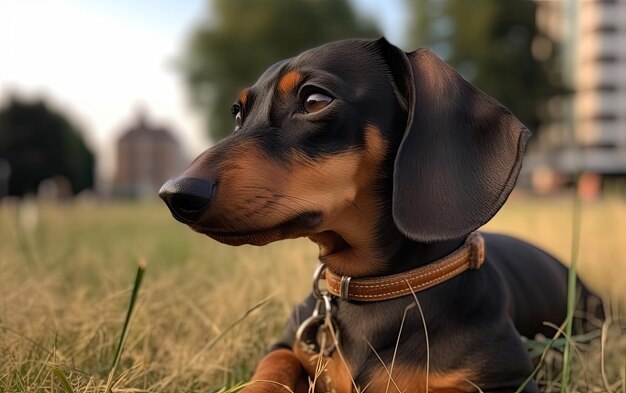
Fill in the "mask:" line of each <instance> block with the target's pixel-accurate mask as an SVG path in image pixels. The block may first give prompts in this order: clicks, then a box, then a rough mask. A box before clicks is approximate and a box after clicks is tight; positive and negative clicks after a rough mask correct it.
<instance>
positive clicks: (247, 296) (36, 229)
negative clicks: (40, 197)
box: [0, 198, 626, 393]
mask: <svg viewBox="0 0 626 393" xmlns="http://www.w3.org/2000/svg"><path fill="white" fill-rule="evenodd" d="M571 228H572V203H571V202H570V201H568V200H566V199H553V200H541V201H539V200H528V199H522V198H512V199H511V200H510V201H509V202H508V203H507V205H506V207H505V208H504V209H503V210H502V211H501V212H500V213H499V214H498V216H496V218H495V219H494V220H493V221H492V222H491V223H489V224H488V225H487V228H486V229H487V230H493V231H500V232H505V233H510V234H514V235H518V236H520V237H522V238H524V239H527V240H530V241H532V242H534V243H537V244H538V245H540V246H542V247H544V248H546V249H547V250H549V251H550V252H552V253H553V254H555V255H556V256H558V257H560V258H562V259H563V260H568V259H569V256H570V254H571V239H572V235H571V232H572V229H571ZM625 242H626V201H624V200H618V199H606V200H603V201H600V202H593V203H589V204H584V205H583V210H582V228H581V244H580V258H579V264H578V266H579V271H580V275H581V276H582V278H583V279H584V280H585V281H586V282H587V283H588V285H589V286H590V287H591V288H593V289H594V290H596V291H597V292H599V293H601V294H603V295H604V296H606V297H607V298H609V299H610V300H611V305H612V307H613V308H614V309H615V310H617V309H618V308H619V304H618V303H619V301H623V300H624V299H626V250H625V249H624V248H625V247H626V245H625ZM316 256H317V250H316V248H315V246H314V245H312V244H311V243H309V242H308V241H306V240H297V241H287V242H280V243H277V244H272V245H270V246H266V247H262V248H255V247H247V246H244V247H238V248H231V247H227V246H223V245H220V244H217V243H216V242H214V241H212V240H210V239H208V238H206V237H203V236H201V235H198V234H196V233H193V232H192V231H190V230H188V229H186V228H185V227H184V226H182V225H180V224H177V223H176V222H175V221H174V220H173V219H171V217H170V216H169V213H168V212H167V211H166V209H165V207H164V206H162V205H161V204H158V203H157V202H154V203H149V204H133V203H116V204H111V203H101V204H87V203H83V204H68V205H62V206H57V205H44V206H40V207H39V208H37V207H35V206H22V207H21V208H18V206H15V205H8V204H4V205H3V206H2V207H1V208H0V391H2V392H4V391H6V392H22V391H29V392H63V391H64V390H65V391H67V390H69V389H70V387H71V390H72V391H74V392H104V390H105V385H106V380H107V375H108V372H109V369H110V367H111V364H112V363H113V360H114V357H115V350H116V346H117V343H118V340H119V337H120V334H121V331H122V325H123V323H124V317H125V314H126V310H127V307H128V302H129V298H130V292H131V289H132V285H133V280H134V274H135V271H136V269H137V261H138V260H139V259H141V258H143V259H145V260H146V261H147V266H148V267H147V271H146V275H145V277H144V281H143V285H142V287H141V290H140V294H139V300H138V305H137V309H136V312H135V315H134V318H133V321H132V325H131V327H130V331H129V336H128V339H127V341H126V346H125V349H124V352H123V355H122V358H121V363H120V365H119V367H118V371H117V373H116V375H115V379H114V391H116V390H117V391H120V392H137V391H151V392H196V391H197V392H200V391H204V392H206V391H217V390H219V389H221V388H222V387H225V386H232V385H233V384H235V383H237V382H240V381H244V380H246V378H247V377H248V376H249V375H250V373H251V372H252V370H253V368H254V365H255V364H256V362H257V361H258V359H259V358H260V356H262V354H263V353H264V351H265V350H266V348H267V346H268V345H269V344H270V343H271V342H272V339H273V338H275V337H276V336H277V335H278V334H279V333H280V331H281V330H282V326H283V323H284V321H285V320H286V318H287V316H288V314H289V312H290V309H291V307H293V305H294V304H296V303H297V302H299V301H300V300H301V298H303V297H304V296H305V294H306V293H307V292H308V291H309V287H310V277H311V274H312V272H313V270H314V268H315V266H316ZM255 306H256V307H255ZM250 310H252V311H250ZM249 311H250V312H249ZM248 312H249V313H248ZM247 313H248V314H247ZM616 315H617V314H616ZM615 325H616V324H613V326H612V327H609V329H608V330H607V332H608V333H607V335H605V336H604V338H605V339H606V345H604V346H602V345H601V344H602V343H601V341H602V340H600V339H595V340H594V341H593V342H591V343H590V344H581V345H579V346H578V348H579V349H580V351H581V352H584V353H582V354H578V353H576V354H575V358H574V374H573V380H572V383H571V386H569V387H568V391H572V392H574V391H580V392H592V391H594V392H595V391H598V392H603V391H607V392H608V391H611V392H626V386H625V382H624V381H625V379H626V377H625V376H624V374H625V373H626V340H625V339H624V338H623V337H621V336H620V332H619V329H617V328H616V327H615ZM602 359H604V363H605V365H604V368H602V367H601V360H602ZM546 361H547V363H548V366H546V367H544V368H542V369H541V371H540V373H539V374H538V379H539V380H540V381H542V383H544V384H545V390H546V391H558V389H559V386H558V380H559V378H558V371H559V362H560V354H559V352H558V351H554V352H550V353H549V354H548V356H547V357H546ZM63 376H66V377H67V380H68V381H67V382H68V383H69V386H64V385H63ZM374 393H376V392H374Z"/></svg>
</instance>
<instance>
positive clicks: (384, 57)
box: [161, 39, 566, 393]
mask: <svg viewBox="0 0 626 393" xmlns="http://www.w3.org/2000/svg"><path fill="white" fill-rule="evenodd" d="M233 114H234V115H235V119H236V130H235V133H234V134H233V136H232V137H230V138H227V139H225V140H223V141H221V142H220V143H218V144H217V145H216V146H214V147H213V148H211V149H209V150H207V151H206V152H205V153H203V154H202V155H201V156H200V157H198V158H197V159H196V160H195V161H194V162H193V163H192V164H191V165H190V167H189V168H188V169H187V170H186V171H185V173H184V174H183V175H182V176H181V177H180V178H179V179H177V180H174V181H170V182H168V183H166V184H165V185H164V187H163V189H162V191H161V196H162V197H163V199H164V200H165V201H166V202H167V204H168V206H169V207H170V209H171V211H172V213H173V214H174V216H175V217H176V218H177V219H178V220H180V221H182V222H184V223H186V224H188V225H189V226H191V227H192V228H193V229H194V230H196V231H199V232H202V233H205V234H207V235H209V236H211V237H213V238H214V239H216V240H218V241H221V242H223V243H227V244H231V245H239V244H244V243H249V244H255V245H263V244H267V243H269V242H272V241H276V240H280V239H286V238H295V237H302V236H307V237H309V238H310V239H311V240H312V241H314V242H315V243H317V244H318V245H319V247H320V260H321V261H322V262H323V263H324V264H325V265H326V266H327V268H328V269H329V270H330V271H332V272H333V273H335V274H337V275H339V276H351V277H355V278H359V277H378V276H388V275H390V274H395V273H400V272H405V271H408V270H411V269H414V268H416V267H419V266H428V265H429V264H431V262H433V261H436V260H438V259H440V258H443V257H445V256H446V255H449V254H451V253H452V252H454V251H455V250H457V249H458V248H459V247H460V246H461V245H462V244H464V241H465V239H466V238H467V237H468V234H469V233H471V232H472V231H474V230H475V229H476V228H478V227H479V226H481V225H483V224H484V223H485V222H487V221H488V220H489V219H490V218H491V217H492V216H493V215H494V214H495V213H496V212H497V211H498V210H499V208H500V207H501V206H502V204H503V203H504V201H505V200H506V198H507V196H508V195H509V193H510V192H511V189H512V188H513V185H514V183H515V180H516V178H517V175H518V173H519V169H520V166H521V157H522V154H523V150H524V146H525V142H526V139H527V137H528V136H529V132H528V131H527V130H526V128H525V127H524V126H523V125H522V124H521V123H520V122H519V121H518V120H517V119H515V117H514V116H513V115H512V114H511V113H510V112H509V111H508V110H507V109H506V108H504V107H502V106H501V105H500V104H498V103H497V102H496V101H495V100H493V99H492V98H490V97H488V96H487V95H486V94H484V93H483V92H481V91H479V90H478V89H476V88H475V87H473V86H472V85H470V84H469V83H467V82H466V81H464V80H463V79H462V78H461V77H460V76H459V75H458V74H456V72H454V71H453V70H452V69H451V68H449V67H448V66H447V65H445V63H443V62H442V61H441V60H439V59H438V58H437V57H436V56H434V55H433V54H431V53H430V52H428V51H426V50H418V51H416V52H413V53H409V54H405V53H404V52H402V51H400V50H399V49H397V48H395V47H393V46H392V45H390V44H389V43H387V42H386V41H385V40H384V39H381V40H378V41H365V40H347V41H340V42H336V43H331V44H328V45H325V46H322V47H320V48H316V49H313V50H310V51H307V52H305V53H303V54H302V55H300V56H298V57H295V58H293V59H289V60H286V61H283V62H280V63H277V64H276V65H274V66H272V67H271V68H270V69H269V70H268V71H266V73H265V74H264V75H263V76H261V78H260V79H259V81H258V82H257V83H256V84H255V85H254V86H253V87H251V88H249V89H246V90H244V92H242V94H241V96H240V98H239V100H238V102H237V103H236V104H235V105H234V106H233ZM484 238H485V241H484V242H485V250H486V255H485V258H484V264H483V266H482V267H481V268H480V269H478V270H473V271H467V272H465V273H463V274H459V275H457V276H455V277H453V278H449V279H447V280H446V281H444V282H442V283H440V284H438V285H436V286H434V287H432V288H430V289H427V290H424V291H422V292H419V293H417V294H416V295H415V297H414V296H402V297H397V298H394V299H390V300H384V301H379V302H360V301H350V300H344V299H338V298H336V299H333V302H332V303H333V305H332V317H333V318H334V320H335V321H336V328H337V330H338V332H339V335H340V336H339V337H340V339H339V348H338V349H336V350H335V351H334V352H333V353H332V355H328V356H327V359H326V360H327V361H328V362H327V363H325V364H326V371H324V373H322V374H320V375H321V378H319V379H320V380H321V381H318V384H317V388H316V389H317V391H335V392H337V393H344V392H350V391H355V390H363V389H367V391H371V392H374V393H379V392H384V391H392V392H394V391H403V392H404V391H406V392H425V391H427V390H428V391H441V392H458V391H476V386H478V387H480V389H482V391H485V392H496V391H502V392H504V391H506V392H509V391H515V390H516V389H517V388H518V387H519V386H520V385H521V384H522V383H523V381H524V380H525V379H526V378H527V377H528V376H529V375H530V373H531V364H530V360H529V359H528V356H527V353H526V350H525V348H524V346H523V344H522V341H521V339H520V334H522V335H525V336H529V337H532V336H534V335H535V334H537V333H548V334H552V333H553V330H551V329H549V328H547V327H546V326H545V325H544V324H543V322H544V321H548V322H552V323H554V324H557V325H560V324H561V322H562V321H563V319H564V318H565V310H566V296H565V293H566V269H565V268H564V267H563V266H562V265H561V264H559V263H558V262H557V261H556V260H555V259H554V258H552V257H551V256H549V255H548V254H546V253H545V252H543V251H541V250H539V249H537V248H535V247H533V246H531V245H528V244H526V243H524V242H521V241H519V240H516V239H513V238H510V237H506V236H501V235H489V234H485V235H484ZM416 299H417V300H418V301H419V305H420V306H421V310H422V313H420V312H418V309H417V308H416V307H413V308H411V305H415V304H416ZM315 304H316V299H314V298H313V297H310V298H308V299H307V300H306V301H305V302H304V303H303V304H301V305H300V306H298V307H297V309H296V311H295V312H294V315H293V317H292V318H291V320H290V322H289V326H288V328H287V330H286V332H285V335H284V336H283V338H282V339H281V340H280V341H279V342H278V343H277V344H276V345H275V346H274V348H273V350H272V351H270V353H269V354H268V355H267V356H266V357H265V358H264V360H263V361H262V362H261V364H260V365H259V367H258V369H257V372H256V373H255V376H254V377H253V380H257V381H268V380H269V381H275V382H278V383H280V384H284V385H286V386H288V387H289V388H290V389H292V390H294V391H296V392H300V391H306V386H307V385H306V373H305V372H304V370H307V372H308V374H309V376H310V377H315V375H311V374H314V373H312V372H311V365H310V364H307V362H309V361H310V360H311V359H307V358H303V356H302V354H301V352H302V351H300V350H299V349H298V348H297V346H295V347H294V339H295V335H296V329H297V328H298V325H299V324H300V322H302V321H303V320H304V319H306V318H307V317H309V316H311V314H313V312H314V308H315ZM405 314H406V316H405ZM422 315H423V318H424V321H422ZM404 317H406V320H404V323H403V322H402V321H403V318H404ZM424 326H425V327H426V329H427V334H426V332H425V331H424ZM426 337H427V338H428V343H427V342H426ZM396 340H398V342H396ZM427 344H428V345H427ZM396 346H397V349H396ZM366 387H367V388H366ZM283 390H284V388H283V387H281V386H280V385H278V384H272V383H267V382H259V383H256V384H252V385H250V386H249V387H248V388H246V389H245V391H246V392H280V391H283ZM524 391H529V392H534V391H537V386H536V384H535V383H534V382H532V381H531V382H530V383H528V384H527V385H526V387H525V390H524Z"/></svg>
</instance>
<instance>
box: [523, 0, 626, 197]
mask: <svg viewBox="0 0 626 393" xmlns="http://www.w3.org/2000/svg"><path fill="white" fill-rule="evenodd" d="M536 18H537V19H536V20H537V27H538V34H537V36H536V38H535V41H534V42H533V54H534V55H535V57H537V58H538V59H539V60H544V61H552V62H553V64H558V65H559V66H560V67H559V68H560V72H561V75H560V78H561V80H563V81H564V82H565V85H566V88H567V89H568V90H570V91H571V94H564V95H563V96H557V97H553V98H551V99H550V100H549V101H548V102H547V105H546V108H545V114H546V116H545V117H546V119H545V120H546V121H545V122H544V125H543V127H542V128H541V129H540V130H539V132H538V138H537V141H535V142H536V144H535V145H534V147H535V150H534V151H532V152H531V154H529V157H528V160H527V162H526V163H525V171H526V172H527V174H529V175H530V178H531V179H532V184H533V186H534V187H535V189H537V190H539V191H547V190H550V189H553V188H555V187H558V186H560V185H563V184H566V183H568V182H571V180H572V178H573V175H574V174H576V173H578V172H579V171H580V172H583V173H586V174H587V176H586V177H583V179H585V178H586V179H592V182H594V183H595V184H597V186H598V187H600V185H601V181H599V180H601V179H602V178H607V177H624V176H626V1H623V0H613V1H610V0H608V1H607V0H605V1H537V14H536ZM593 179H595V180H593Z"/></svg>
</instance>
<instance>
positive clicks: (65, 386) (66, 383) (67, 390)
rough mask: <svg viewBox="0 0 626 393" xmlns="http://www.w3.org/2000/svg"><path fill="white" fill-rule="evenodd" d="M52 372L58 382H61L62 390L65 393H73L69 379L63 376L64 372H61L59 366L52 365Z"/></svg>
mask: <svg viewBox="0 0 626 393" xmlns="http://www.w3.org/2000/svg"><path fill="white" fill-rule="evenodd" d="M52 372H53V373H54V375H55V376H56V377H57V379H58V380H59V382H61V386H63V390H65V393H74V389H72V385H71V384H70V381H68V380H67V377H66V376H65V374H63V371H62V370H61V369H60V368H58V367H54V368H52Z"/></svg>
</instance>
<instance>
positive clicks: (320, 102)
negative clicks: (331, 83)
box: [303, 93, 333, 113]
mask: <svg viewBox="0 0 626 393" xmlns="http://www.w3.org/2000/svg"><path fill="white" fill-rule="evenodd" d="M332 101H333V99H332V98H331V97H329V96H327V95H326V94H322V93H313V94H309V95H308V96H307V98H306V100H304V105H303V109H304V112H306V113H315V112H319V111H321V110H322V109H324V108H326V107H327V106H328V104H330V103H331V102H332Z"/></svg>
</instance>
